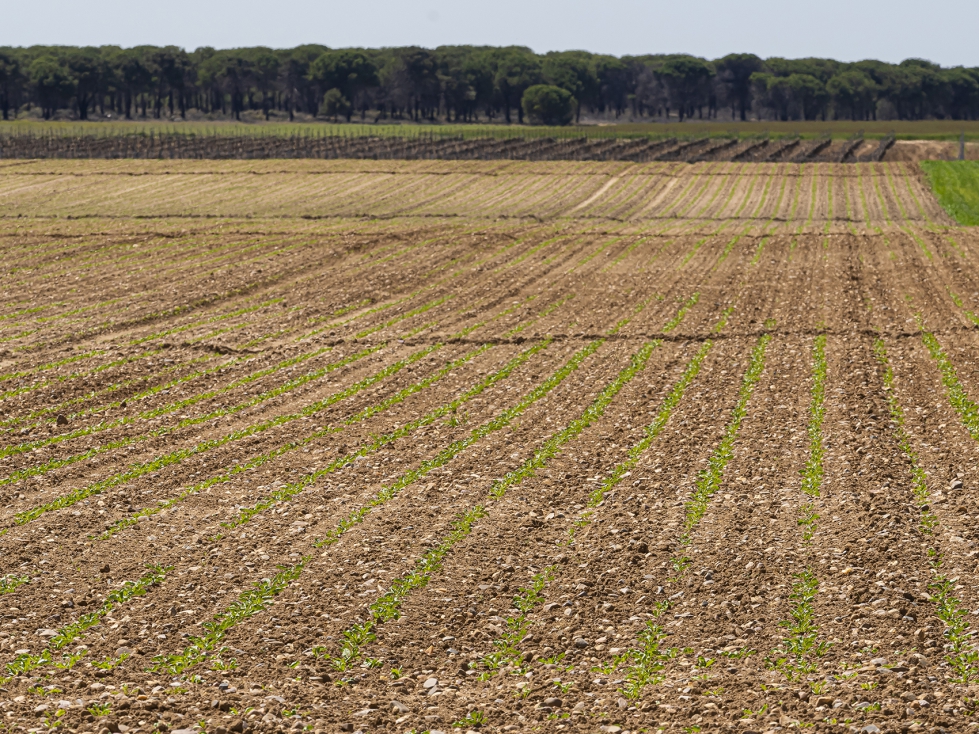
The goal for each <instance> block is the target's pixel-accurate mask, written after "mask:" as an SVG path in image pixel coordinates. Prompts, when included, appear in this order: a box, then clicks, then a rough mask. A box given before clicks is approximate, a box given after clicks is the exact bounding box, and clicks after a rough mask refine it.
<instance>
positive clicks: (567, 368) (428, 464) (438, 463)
mask: <svg viewBox="0 0 979 734" xmlns="http://www.w3.org/2000/svg"><path fill="white" fill-rule="evenodd" d="M602 344H603V340H600V339H598V340H595V341H593V342H591V343H590V344H588V345H587V346H585V347H584V348H583V349H580V350H579V351H578V352H576V353H575V354H574V355H573V356H572V357H571V359H570V360H568V362H567V363H565V364H564V365H563V366H562V367H561V368H560V369H558V371H557V372H555V373H554V374H553V375H551V377H549V378H548V379H547V380H545V381H544V382H543V383H541V384H540V385H538V386H537V387H535V388H534V389H533V390H531V392H530V393H528V394H527V395H525V396H524V397H523V398H521V400H520V401H519V402H518V403H517V404H516V405H514V406H512V407H510V408H507V409H506V410H504V411H503V412H501V413H499V414H498V415H496V416H494V417H493V418H492V419H491V420H489V421H487V422H486V423H484V424H483V425H481V426H479V427H478V428H476V429H475V430H473V431H472V432H471V433H470V434H469V436H467V437H466V438H464V439H460V440H458V441H454V442H453V443H452V444H450V445H449V446H448V447H447V448H445V449H443V450H442V451H441V452H439V453H438V454H437V455H436V456H435V457H433V458H432V459H428V460H426V461H423V462H422V463H421V465H420V466H419V467H418V468H417V469H412V470H410V471H408V472H405V473H404V474H403V475H402V476H401V477H399V478H398V480H397V481H395V482H394V483H392V484H390V485H389V486H387V487H384V488H382V489H381V491H380V492H378V493H377V495H375V496H374V497H373V498H372V499H371V500H370V501H369V502H367V504H365V505H364V506H363V507H361V508H359V509H357V510H354V511H353V512H352V513H351V514H350V515H348V516H347V517H346V518H344V519H343V520H342V521H341V522H340V524H339V525H338V526H337V527H336V529H334V530H331V531H330V532H329V533H327V535H326V537H325V538H323V539H322V540H320V541H317V546H318V547H322V546H324V545H331V544H333V543H335V542H336V541H338V540H339V539H340V537H341V536H342V535H343V534H344V533H346V532H347V531H348V530H349V529H350V528H351V527H353V526H354V525H356V524H357V523H360V522H363V520H364V518H365V517H366V516H367V515H368V514H369V513H370V512H372V511H373V510H374V509H375V508H377V507H379V506H380V505H382V504H384V503H385V502H388V501H389V500H391V499H393V498H394V497H395V496H397V494H398V493H399V492H401V490H403V489H404V488H405V487H407V486H408V485H410V484H413V483H415V482H417V481H418V480H420V479H421V478H423V477H424V476H426V475H427V474H429V473H430V472H431V471H433V470H434V469H437V468H439V467H442V466H445V465H446V464H448V463H449V462H450V461H451V460H452V459H454V458H455V457H456V456H458V455H459V454H460V453H462V452H463V451H465V450H466V449H468V448H469V447H470V446H472V445H473V444H475V443H477V442H478V441H481V440H482V439H483V438H485V437H486V436H488V435H490V434H491V433H494V432H496V431H499V430H501V429H503V428H505V427H506V426H508V425H510V424H511V423H512V422H513V420H514V419H515V418H517V417H518V416H520V415H522V414H523V413H524V412H525V411H526V410H527V409H528V408H529V407H530V406H531V405H533V404H534V403H536V402H537V401H538V400H540V399H542V398H543V397H544V396H545V395H547V394H548V393H549V392H551V391H552V390H553V389H554V388H555V387H557V386H558V385H559V384H561V382H563V381H564V379H565V378H566V377H567V376H568V375H570V374H571V373H572V372H574V371H575V370H576V369H578V367H579V366H580V365H581V363H582V362H583V361H584V360H585V359H586V358H588V357H589V356H591V355H592V354H594V353H595V352H596V351H597V350H598V348H599V347H600V346H601V345H602ZM286 489H288V488H286ZM281 491H282V490H280V492H281ZM288 496H291V495H288ZM258 507H259V506H256V507H255V508H251V509H250V510H249V511H248V512H253V511H254V510H256V509H258ZM240 517H241V520H242V521H244V519H247V518H246V517H245V515H244V513H243V514H242V516H240Z"/></svg>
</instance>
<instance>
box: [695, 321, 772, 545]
mask: <svg viewBox="0 0 979 734" xmlns="http://www.w3.org/2000/svg"><path fill="white" fill-rule="evenodd" d="M771 339H772V335H771V334H768V333H765V334H762V335H761V337H760V338H759V339H758V343H757V344H756V345H755V347H754V348H753V349H752V350H751V362H750V363H749V364H748V369H747V370H746V371H745V373H744V377H743V379H742V381H741V389H740V390H739V391H738V402H737V405H735V407H734V411H733V413H732V415H731V420H730V421H729V422H728V425H727V429H726V430H725V433H724V438H723V439H721V443H720V444H719V445H718V447H717V449H716V450H715V451H714V453H713V454H712V455H711V457H710V459H708V463H707V468H706V469H705V470H703V471H702V472H700V476H699V478H698V480H697V488H696V489H695V490H694V492H693V494H692V495H691V497H690V500H688V502H687V507H686V513H685V514H686V518H685V519H684V523H683V526H684V529H683V534H682V535H681V538H680V542H681V543H682V544H683V545H689V544H690V540H691V538H690V533H691V532H692V531H693V528H694V527H696V525H697V523H698V522H700V518H702V517H703V516H704V514H705V513H706V512H707V504H708V502H709V501H710V498H711V497H712V496H713V494H714V492H716V491H717V490H718V488H719V487H720V486H721V480H722V479H723V476H724V468H725V467H726V466H727V463H728V462H729V461H730V460H731V457H732V456H733V455H734V441H735V439H736V438H737V435H738V431H739V430H740V429H741V423H742V421H743V420H744V418H745V416H746V415H747V414H748V401H749V400H751V395H752V393H753V392H754V390H755V385H757V384H758V381H759V380H760V379H761V374H762V371H763V370H764V369H765V350H766V348H767V347H768V342H770V341H771Z"/></svg>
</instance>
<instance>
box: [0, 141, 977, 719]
mask: <svg viewBox="0 0 979 734" xmlns="http://www.w3.org/2000/svg"><path fill="white" fill-rule="evenodd" d="M931 175H932V176H933V177H934V176H935V175H936V174H935V173H934V171H933V172H932V174H931ZM933 180H935V179H934V178H932V179H929V178H928V174H926V173H925V172H924V171H923V170H922V169H921V168H920V167H918V166H917V165H915V164H911V163H886V162H884V163H857V164H846V165H844V164H833V163H807V164H801V165H800V164H794V163H770V164H768V163H738V162H733V163H732V162H719V161H714V162H712V161H705V162H701V163H695V164H692V165H691V164H686V163H676V162H669V161H660V162H652V163H628V162H589V161H581V162H511V161H482V162H479V161H475V162H463V161H403V162H397V161H363V160H358V161H311V160H303V161H281V160H279V161H277V160H265V161H228V162H217V161H188V160H185V161H132V160H130V161H123V160H114V161H78V160H75V161H39V162H29V161H2V162H0V214H2V216H0V252H2V264H3V268H2V271H0V293H2V294H3V297H2V304H0V436H2V443H0V497H2V499H3V505H2V510H0V559H2V560H0V572H2V573H0V616H2V619H0V675H2V677H3V680H2V682H0V711H2V714H0V717H2V721H3V722H4V725H5V726H6V727H7V728H8V729H9V730H12V731H23V732H37V731H46V730H51V729H56V728H57V729H62V730H64V731H78V732H92V733H93V734H96V733H98V732H105V731H108V732H112V733H113V734H115V733H117V732H118V733H124V734H135V732H151V731H159V732H162V731H180V732H186V733H187V734H189V732H192V731H193V732H201V731H203V732H208V733H213V734H229V732H238V733H239V734H240V733H243V732H269V733H271V732H280V731H287V730H289V731H312V732H322V733H323V734H326V733H328V732H341V731H345V732H354V731H361V732H412V731H413V732H416V733H417V734H420V733H421V732H424V731H430V732H436V731H441V732H448V731H452V730H456V729H458V730H459V731H463V732H467V731H479V732H503V731H507V732H509V731H514V732H530V731H538V732H565V731H581V732H596V731H604V732H619V733H622V732H640V731H641V732H655V731H660V730H661V731H676V732H694V731H704V732H707V731H737V732H762V731H775V730H787V729H792V728H798V729H803V730H810V731H816V732H849V731H863V732H869V733H873V732H896V731H902V732H904V731H967V730H970V729H971V727H972V726H973V720H974V719H975V718H976V711H977V709H979V704H977V696H979V648H977V647H976V646H975V643H974V641H973V628H972V625H973V624H974V623H975V619H974V617H975V616H976V615H977V614H979V578H977V573H979V567H977V563H979V559H977V556H979V546H977V542H979V531H977V529H976V516H977V514H979V512H977V509H976V508H977V506H979V504H977V503H979V474H977V465H976V460H977V459H979V406H977V405H976V402H975V401H976V400H979V360H977V357H979V332H977V326H979V269H977V266H976V262H977V259H979V236H977V233H976V231H974V230H973V229H970V228H968V227H964V226H961V225H959V224H957V223H956V222H955V220H953V219H952V218H951V216H950V215H949V214H948V213H947V211H946V209H945V208H943V206H942V204H941V203H940V201H939V198H936V195H935V194H934V193H933V191H932V185H931V182H932V181H933ZM943 180H948V179H947V178H946V179H943ZM939 193H940V194H941V193H942V192H941V191H939ZM942 201H943V202H944V201H947V196H945V195H944V194H943V198H942ZM969 201H971V199H970V200H969ZM949 211H952V212H953V214H954V213H956V212H958V211H959V209H956V208H954V207H951V208H950V209H949Z"/></svg>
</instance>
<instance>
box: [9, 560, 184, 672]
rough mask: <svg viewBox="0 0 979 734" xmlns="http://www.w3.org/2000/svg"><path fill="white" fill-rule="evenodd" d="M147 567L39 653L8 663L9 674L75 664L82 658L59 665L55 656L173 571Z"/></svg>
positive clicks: (66, 659)
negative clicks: (141, 574)
mask: <svg viewBox="0 0 979 734" xmlns="http://www.w3.org/2000/svg"><path fill="white" fill-rule="evenodd" d="M148 568H149V569H150V570H149V572H148V573H146V574H144V575H143V576H141V577H140V578H138V579H137V580H136V581H126V582H124V583H123V584H122V585H121V586H120V587H119V588H117V589H114V590H112V591H110V592H109V593H108V594H107V595H106V597H105V600H104V601H103V602H102V605H101V606H100V607H99V608H98V609H96V610H95V611H93V612H89V613H88V614H83V615H82V616H81V617H79V618H78V619H77V620H76V621H74V622H72V623H71V624H67V625H65V626H64V627H62V628H61V629H59V630H58V631H57V634H56V635H54V637H52V638H51V639H50V640H49V641H48V646H47V648H46V649H45V650H44V651H42V652H41V653H40V654H38V655H32V654H30V653H24V654H21V655H18V656H17V657H16V658H14V660H13V661H12V662H9V663H7V665H6V668H7V672H8V673H10V675H26V674H27V673H29V672H30V671H32V670H36V669H37V668H40V667H42V666H44V665H52V664H53V665H54V666H55V667H59V668H67V667H71V666H72V665H74V663H75V662H76V661H77V660H78V658H80V657H81V655H77V656H71V655H63V656H62V658H63V659H62V661H57V662H56V661H55V658H54V655H53V653H55V652H57V651H58V650H62V649H64V648H65V647H67V646H68V645H70V644H71V643H72V642H74V641H75V640H77V639H78V638H79V637H80V636H81V635H83V634H84V633H85V631H86V630H88V629H90V628H92V627H94V626H96V625H97V624H99V623H101V621H102V619H103V617H105V616H106V615H107V614H108V613H109V612H111V611H112V610H113V609H115V608H116V607H117V606H119V605H121V604H125V603H126V602H128V601H130V600H131V599H133V598H135V597H138V596H143V595H144V594H146V592H147V591H149V589H150V588H151V587H153V586H157V585H159V584H162V583H163V582H164V581H165V580H166V576H167V573H168V572H169V571H172V570H173V566H149V567H148Z"/></svg>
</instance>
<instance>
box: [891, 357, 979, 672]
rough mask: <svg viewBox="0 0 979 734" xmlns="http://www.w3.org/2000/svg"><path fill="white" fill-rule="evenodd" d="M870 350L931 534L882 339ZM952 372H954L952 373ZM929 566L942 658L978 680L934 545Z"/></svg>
mask: <svg viewBox="0 0 979 734" xmlns="http://www.w3.org/2000/svg"><path fill="white" fill-rule="evenodd" d="M874 353H875V355H876V357H877V361H878V362H879V363H880V365H881V367H882V368H883V370H884V374H883V384H884V391H885V394H886V395H887V406H888V410H889V412H890V414H891V421H892V422H893V424H894V434H895V437H896V438H897V441H898V445H899V446H900V447H901V450H902V451H903V452H904V454H905V456H906V457H907V461H908V464H909V469H910V473H911V484H912V493H913V495H914V499H915V501H916V502H917V504H918V506H919V508H921V531H922V533H924V534H925V535H932V536H934V535H935V534H936V533H937V531H938V530H939V528H940V526H939V520H938V517H937V516H936V515H935V514H934V513H933V512H932V511H931V509H930V508H929V506H928V502H929V498H930V493H929V491H928V485H927V483H926V480H925V472H924V470H923V469H922V468H921V465H920V462H919V460H918V454H917V453H916V452H915V450H914V446H913V444H912V441H911V437H910V436H909V435H908V433H907V430H906V429H905V420H904V409H903V408H902V407H901V404H900V402H899V401H898V399H897V394H896V392H895V389H894V372H893V370H892V369H891V365H890V361H889V360H888V358H887V348H886V346H885V344H884V341H883V340H882V339H877V341H876V342H875V343H874ZM953 374H954V373H953ZM928 556H929V566H930V567H931V573H932V581H931V583H930V584H929V589H931V591H932V592H933V593H932V600H933V601H934V602H935V606H936V608H935V613H936V615H937V616H938V618H939V619H941V620H942V622H943V623H944V625H945V639H946V640H947V644H946V645H945V653H946V654H945V661H946V662H947V663H948V664H949V665H950V666H951V668H952V670H953V671H954V672H955V676H956V677H955V679H954V680H955V682H958V683H962V684H963V685H968V684H970V683H973V682H976V681H979V650H977V649H976V647H975V645H974V644H973V642H972V636H973V632H972V631H971V630H970V629H969V623H968V622H967V621H966V615H967V613H968V610H967V609H966V608H965V607H964V606H963V605H962V602H961V601H960V600H959V599H958V598H956V596H955V595H954V593H953V592H954V590H955V582H954V580H953V579H950V578H949V577H948V576H947V575H946V574H945V572H944V571H943V568H942V566H943V558H942V555H941V552H940V551H939V550H938V549H937V548H936V547H934V546H932V547H931V548H929V549H928Z"/></svg>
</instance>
